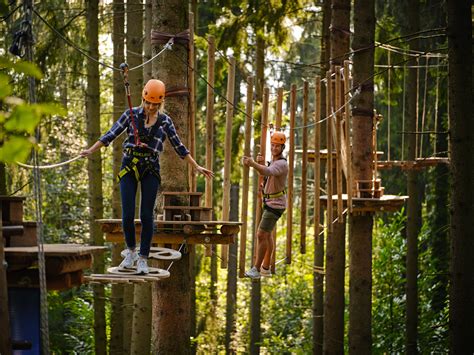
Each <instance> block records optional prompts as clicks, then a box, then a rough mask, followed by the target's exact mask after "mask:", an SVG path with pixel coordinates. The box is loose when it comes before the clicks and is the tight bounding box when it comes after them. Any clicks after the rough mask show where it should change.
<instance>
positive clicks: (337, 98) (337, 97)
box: [334, 65, 344, 223]
mask: <svg viewBox="0 0 474 355" xmlns="http://www.w3.org/2000/svg"><path fill="white" fill-rule="evenodd" d="M335 80H336V82H335V87H334V91H335V94H334V99H335V106H336V107H335V110H336V111H337V113H336V122H335V123H336V188H337V221H338V222H339V223H343V222H344V221H343V218H342V212H343V204H342V158H341V146H342V140H341V134H342V131H341V125H342V119H341V111H339V109H340V108H341V67H340V66H339V65H336V67H335Z"/></svg>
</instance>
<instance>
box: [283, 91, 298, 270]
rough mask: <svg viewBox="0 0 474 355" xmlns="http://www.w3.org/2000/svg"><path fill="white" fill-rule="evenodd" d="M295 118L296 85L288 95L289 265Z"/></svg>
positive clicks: (287, 243)
mask: <svg viewBox="0 0 474 355" xmlns="http://www.w3.org/2000/svg"><path fill="white" fill-rule="evenodd" d="M295 117H296V84H292V85H291V94H290V152H289V154H288V194H287V200H288V206H287V209H286V259H285V262H286V263H287V264H291V248H292V245H291V241H292V239H293V180H294V165H295Z"/></svg>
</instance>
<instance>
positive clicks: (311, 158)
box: [295, 149, 384, 162]
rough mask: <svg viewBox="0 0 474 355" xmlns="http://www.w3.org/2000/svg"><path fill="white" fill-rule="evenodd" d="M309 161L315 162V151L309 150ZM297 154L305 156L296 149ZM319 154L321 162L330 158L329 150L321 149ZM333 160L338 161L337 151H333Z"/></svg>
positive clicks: (378, 154)
mask: <svg viewBox="0 0 474 355" xmlns="http://www.w3.org/2000/svg"><path fill="white" fill-rule="evenodd" d="M307 152H308V161H309V162H314V149H308V151H307ZM295 153H296V154H303V149H296V150H295ZM319 154H320V157H321V160H327V158H328V150H327V149H321V150H320V151H319ZM383 154H384V152H383V151H380V150H379V151H377V156H382V155H383ZM332 158H333V159H336V151H335V150H333V151H332Z"/></svg>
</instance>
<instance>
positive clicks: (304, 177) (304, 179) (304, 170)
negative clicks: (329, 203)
mask: <svg viewBox="0 0 474 355" xmlns="http://www.w3.org/2000/svg"><path fill="white" fill-rule="evenodd" d="M308 97H309V83H308V82H307V81H306V80H305V81H304V82H303V161H302V162H301V214H300V253H301V254H306V217H307V205H308V203H307V201H308V199H307V189H308V110H309V108H308Z"/></svg>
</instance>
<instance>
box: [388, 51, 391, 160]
mask: <svg viewBox="0 0 474 355" xmlns="http://www.w3.org/2000/svg"><path fill="white" fill-rule="evenodd" d="M387 64H388V67H389V68H390V64H391V63H390V52H388V53H387ZM387 73H388V83H387V116H388V117H387V125H388V127H387V159H388V160H390V127H391V125H390V118H391V100H390V99H391V97H390V93H391V92H390V87H391V82H392V80H391V79H392V76H391V75H390V74H391V73H392V71H391V70H388V72H387Z"/></svg>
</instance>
